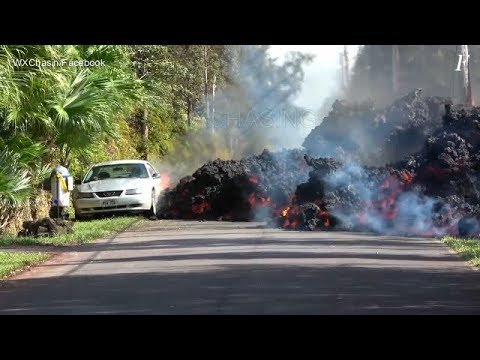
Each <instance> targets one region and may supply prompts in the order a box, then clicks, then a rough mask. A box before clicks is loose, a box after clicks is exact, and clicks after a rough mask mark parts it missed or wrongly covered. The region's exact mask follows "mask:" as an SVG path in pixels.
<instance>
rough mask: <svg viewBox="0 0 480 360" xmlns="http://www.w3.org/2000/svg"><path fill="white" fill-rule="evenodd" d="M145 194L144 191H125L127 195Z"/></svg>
mask: <svg viewBox="0 0 480 360" xmlns="http://www.w3.org/2000/svg"><path fill="white" fill-rule="evenodd" d="M143 193H144V191H143V189H128V190H127V191H125V195H139V194H143Z"/></svg>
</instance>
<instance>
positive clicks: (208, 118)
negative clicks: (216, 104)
mask: <svg viewBox="0 0 480 360" xmlns="http://www.w3.org/2000/svg"><path fill="white" fill-rule="evenodd" d="M203 65H204V92H203V96H204V101H205V110H206V112H205V116H206V119H207V127H208V128H210V127H211V124H210V104H209V101H208V58H207V45H205V46H204V47H203Z"/></svg>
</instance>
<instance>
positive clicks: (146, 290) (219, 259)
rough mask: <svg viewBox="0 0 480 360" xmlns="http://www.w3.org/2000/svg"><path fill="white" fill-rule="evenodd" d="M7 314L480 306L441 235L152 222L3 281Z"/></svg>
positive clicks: (0, 289) (477, 283)
mask: <svg viewBox="0 0 480 360" xmlns="http://www.w3.org/2000/svg"><path fill="white" fill-rule="evenodd" d="M71 250H72V249H71ZM0 314H480V271H477V270H475V269H473V268H471V267H469V266H468V265H466V264H465V262H464V261H462V260H461V259H460V258H459V257H458V256H457V255H455V254H454V253H453V252H452V251H451V250H450V249H449V248H448V247H446V246H445V245H443V244H442V243H440V242H439V241H437V240H434V239H422V238H399V237H389V236H374V235H368V234H358V233H340V232H296V231H282V230H276V229H265V228H263V227H262V226H261V224H259V223H227V222H195V221H191V222H179V221H153V222H150V223H149V224H148V225H147V226H146V227H143V228H142V229H137V230H133V231H129V232H125V233H122V234H120V235H118V236H117V237H116V238H113V239H106V240H102V241H100V242H98V243H95V244H89V245H83V246H80V247H76V248H74V249H73V251H67V252H64V253H62V254H60V255H58V256H56V257H55V258H54V259H53V260H51V261H49V262H47V263H45V265H43V266H40V267H37V268H34V269H33V270H31V271H27V272H25V273H23V274H20V275H19V276H16V277H15V278H13V279H12V280H9V281H6V282H2V284H1V285H0Z"/></svg>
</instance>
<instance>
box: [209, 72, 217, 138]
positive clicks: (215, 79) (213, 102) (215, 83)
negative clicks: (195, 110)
mask: <svg viewBox="0 0 480 360" xmlns="http://www.w3.org/2000/svg"><path fill="white" fill-rule="evenodd" d="M216 86H217V76H216V75H214V76H213V83H212V118H211V119H210V122H211V126H212V133H214V132H215V87H216Z"/></svg>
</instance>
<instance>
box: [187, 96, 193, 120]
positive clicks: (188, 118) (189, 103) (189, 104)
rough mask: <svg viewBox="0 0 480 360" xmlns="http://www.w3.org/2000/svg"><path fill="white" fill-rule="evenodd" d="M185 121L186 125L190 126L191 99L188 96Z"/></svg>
mask: <svg viewBox="0 0 480 360" xmlns="http://www.w3.org/2000/svg"><path fill="white" fill-rule="evenodd" d="M187 122H188V127H191V126H192V101H191V100H190V98H188V99H187Z"/></svg>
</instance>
